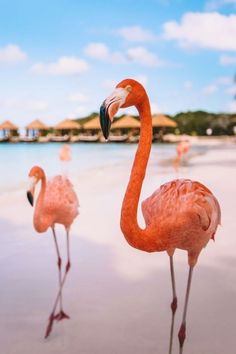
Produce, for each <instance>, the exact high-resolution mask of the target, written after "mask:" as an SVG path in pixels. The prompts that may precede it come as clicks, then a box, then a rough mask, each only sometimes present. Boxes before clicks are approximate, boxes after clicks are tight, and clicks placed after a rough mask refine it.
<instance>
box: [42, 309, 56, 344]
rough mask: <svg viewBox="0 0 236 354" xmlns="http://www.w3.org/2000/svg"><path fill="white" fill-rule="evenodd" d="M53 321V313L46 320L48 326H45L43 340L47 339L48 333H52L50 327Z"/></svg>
mask: <svg viewBox="0 0 236 354" xmlns="http://www.w3.org/2000/svg"><path fill="white" fill-rule="evenodd" d="M54 320H55V316H54V313H51V315H50V317H49V319H48V325H47V329H46V333H45V336H44V338H45V339H46V338H48V337H49V335H50V333H51V332H52V327H53V322H54Z"/></svg>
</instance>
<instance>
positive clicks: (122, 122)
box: [111, 116, 141, 129]
mask: <svg viewBox="0 0 236 354" xmlns="http://www.w3.org/2000/svg"><path fill="white" fill-rule="evenodd" d="M140 125H141V124H140V121H139V120H137V119H135V118H134V117H132V116H124V117H122V118H120V119H119V120H117V121H115V122H114V124H112V126H111V129H130V128H140Z"/></svg>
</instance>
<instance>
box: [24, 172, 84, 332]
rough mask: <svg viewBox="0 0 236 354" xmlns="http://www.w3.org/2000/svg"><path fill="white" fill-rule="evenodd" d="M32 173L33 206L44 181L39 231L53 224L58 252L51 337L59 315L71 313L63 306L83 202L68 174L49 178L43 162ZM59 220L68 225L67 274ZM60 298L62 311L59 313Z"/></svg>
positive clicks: (38, 206)
mask: <svg viewBox="0 0 236 354" xmlns="http://www.w3.org/2000/svg"><path fill="white" fill-rule="evenodd" d="M29 177H30V180H31V185H30V189H29V190H28V191H27V198H28V200H29V202H30V204H31V205H32V206H33V205H34V192H35V187H36V184H37V183H38V182H40V181H41V189H40V192H39V195H38V199H37V202H36V206H35V210H34V217H33V223H34V228H35V230H36V231H37V232H39V233H42V232H45V231H47V229H48V228H49V227H51V229H52V234H53V239H54V242H55V247H56V253H57V266H58V274H59V291H58V294H57V297H56V300H55V303H54V306H53V310H52V312H51V315H50V317H49V322H48V326H47V329H46V333H45V338H47V337H48V336H49V335H50V333H51V331H52V327H53V322H54V320H55V319H56V320H58V321H60V320H63V319H69V316H68V315H67V314H66V313H65V312H64V310H63V306H62V288H63V285H64V283H65V280H66V276H67V274H68V272H69V269H70V267H71V262H70V248H69V231H70V227H71V224H72V223H73V221H74V219H75V218H76V216H77V215H78V206H79V203H78V199H77V196H76V193H75V191H74V188H73V185H72V184H71V182H70V181H69V179H68V178H66V177H64V176H55V177H54V178H53V179H52V180H50V181H46V175H45V173H44V170H43V169H42V168H41V167H39V166H34V167H32V168H31V170H30V172H29ZM55 224H62V225H64V227H65V230H66V237H67V264H66V267H65V273H64V276H63V278H62V272H61V265H62V260H61V256H60V251H59V246H58V242H57V238H56V232H55ZM59 301H60V311H59V312H58V314H56V315H55V311H56V308H57V304H58V302H59Z"/></svg>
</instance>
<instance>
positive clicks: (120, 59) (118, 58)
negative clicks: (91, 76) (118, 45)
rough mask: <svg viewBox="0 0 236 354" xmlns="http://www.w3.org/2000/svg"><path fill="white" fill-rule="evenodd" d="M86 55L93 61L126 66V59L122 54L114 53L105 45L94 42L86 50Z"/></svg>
mask: <svg viewBox="0 0 236 354" xmlns="http://www.w3.org/2000/svg"><path fill="white" fill-rule="evenodd" d="M84 52H85V54H86V55H87V56H88V57H90V58H93V59H98V60H102V61H106V62H109V63H112V64H124V63H125V62H126V58H125V57H124V55H123V54H122V53H120V52H112V51H111V50H110V49H109V48H108V47H107V46H106V44H104V43H101V42H93V43H89V44H88V45H87V46H86V47H85V48H84Z"/></svg>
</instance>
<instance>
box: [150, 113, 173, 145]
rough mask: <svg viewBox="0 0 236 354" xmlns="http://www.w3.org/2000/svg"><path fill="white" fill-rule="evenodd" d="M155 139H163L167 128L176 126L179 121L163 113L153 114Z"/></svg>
mask: <svg viewBox="0 0 236 354" xmlns="http://www.w3.org/2000/svg"><path fill="white" fill-rule="evenodd" d="M152 127H153V139H154V140H158V141H163V134H164V131H165V128H176V127H177V123H176V122H175V121H174V120H173V119H170V118H168V117H166V116H165V115H163V114H154V115H153V116H152Z"/></svg>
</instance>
